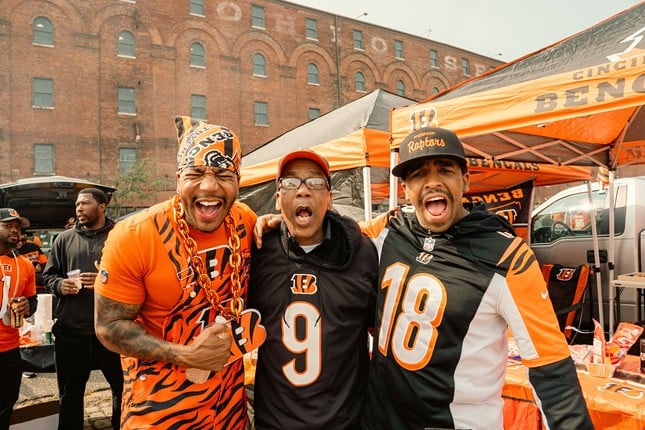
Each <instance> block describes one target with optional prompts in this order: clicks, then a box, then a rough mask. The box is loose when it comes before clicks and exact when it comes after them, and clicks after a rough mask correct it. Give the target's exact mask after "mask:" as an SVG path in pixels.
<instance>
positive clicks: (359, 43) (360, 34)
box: [352, 30, 364, 50]
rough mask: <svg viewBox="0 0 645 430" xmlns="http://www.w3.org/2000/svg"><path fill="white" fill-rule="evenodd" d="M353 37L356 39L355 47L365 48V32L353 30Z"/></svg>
mask: <svg viewBox="0 0 645 430" xmlns="http://www.w3.org/2000/svg"><path fill="white" fill-rule="evenodd" d="M352 37H353V39H354V49H360V50H363V49H364V48H363V32H362V31H360V30H353V31H352Z"/></svg>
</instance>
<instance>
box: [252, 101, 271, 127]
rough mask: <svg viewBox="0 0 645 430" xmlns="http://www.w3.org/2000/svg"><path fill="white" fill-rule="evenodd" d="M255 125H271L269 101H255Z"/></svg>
mask: <svg viewBox="0 0 645 430" xmlns="http://www.w3.org/2000/svg"><path fill="white" fill-rule="evenodd" d="M254 111H255V125H269V104H268V103H267V102H255V104H254Z"/></svg>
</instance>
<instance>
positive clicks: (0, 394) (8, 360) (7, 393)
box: [0, 323, 22, 430]
mask: <svg viewBox="0 0 645 430" xmlns="http://www.w3.org/2000/svg"><path fill="white" fill-rule="evenodd" d="M0 324H2V323H0ZM21 379H22V360H21V358H20V349H19V348H15V349H11V350H9V351H3V352H0V381H2V389H0V430H8V429H9V422H10V421H11V413H12V412H13V406H14V405H15V404H16V402H17V401H18V396H19V395H20V381H21Z"/></svg>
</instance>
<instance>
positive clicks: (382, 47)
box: [371, 37, 387, 54]
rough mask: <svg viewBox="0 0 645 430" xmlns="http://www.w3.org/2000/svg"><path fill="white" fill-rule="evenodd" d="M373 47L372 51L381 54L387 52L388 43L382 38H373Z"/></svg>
mask: <svg viewBox="0 0 645 430" xmlns="http://www.w3.org/2000/svg"><path fill="white" fill-rule="evenodd" d="M371 45H372V49H373V50H375V51H376V52H378V53H379V54H382V53H384V52H387V42H386V41H385V39H383V38H382V37H372V40H371Z"/></svg>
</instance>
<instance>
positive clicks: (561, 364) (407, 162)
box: [363, 128, 593, 430]
mask: <svg viewBox="0 0 645 430" xmlns="http://www.w3.org/2000/svg"><path fill="white" fill-rule="evenodd" d="M400 158H401V161H400V163H399V164H398V165H397V166H395V167H394V168H393V169H392V174H393V175H395V176H398V177H399V178H401V180H402V182H403V188H404V190H405V193H406V197H407V199H408V200H409V201H410V202H411V203H412V207H408V208H406V209H407V210H406V209H402V210H398V211H396V212H395V213H392V214H389V216H388V217H383V218H382V220H381V221H383V223H382V225H381V227H382V228H380V229H379V228H376V226H375V225H374V223H373V224H372V225H371V226H370V229H365V231H368V230H370V231H369V235H370V236H372V237H373V238H374V239H375V242H376V244H377V248H378V249H379V255H380V270H379V284H380V287H381V288H380V289H379V294H378V299H377V306H376V327H375V338H374V353H373V360H372V368H371V369H370V374H369V383H368V390H367V400H366V405H365V409H364V413H363V425H364V428H365V429H366V430H381V429H424V428H441V429H455V428H457V429H465V428H468V429H485V430H501V429H502V428H503V413H502V409H503V400H502V397H501V391H502V386H503V384H504V374H505V371H506V364H507V354H508V351H507V331H508V328H510V329H511V331H512V333H513V336H514V338H515V341H516V344H517V346H518V348H519V351H520V355H521V357H522V362H523V363H524V364H525V365H526V366H527V368H528V379H529V382H530V383H531V385H532V387H533V389H534V393H535V397H536V403H537V404H538V405H539V406H540V409H541V412H542V419H543V420H544V422H545V426H546V427H548V428H552V429H555V428H557V429H577V430H580V429H592V428H593V425H592V423H591V419H590V417H589V413H588V411H587V408H586V405H585V401H584V398H583V396H582V390H581V388H580V385H579V382H578V378H577V375H576V370H575V366H574V363H573V360H571V357H570V354H569V349H568V346H567V342H566V340H565V338H564V335H563V334H562V333H561V332H560V330H559V326H558V321H557V319H556V316H555V313H554V311H553V307H552V305H551V302H550V300H549V297H548V292H547V289H546V285H545V282H544V279H543V278H542V274H541V271H540V267H539V264H538V262H537V260H536V258H535V256H534V255H533V252H532V251H531V249H530V248H529V246H528V244H527V243H526V242H524V241H523V240H522V239H521V238H519V237H516V236H515V234H514V232H513V229H512V227H511V226H510V224H509V223H508V222H506V220H505V219H504V218H502V217H500V216H498V215H495V214H492V213H489V212H487V211H486V210H485V207H484V205H483V204H482V205H479V206H475V207H473V206H464V205H463V204H462V196H463V194H464V193H465V192H467V191H468V187H469V184H470V176H469V174H468V171H467V167H466V157H465V154H464V149H463V146H462V143H461V142H460V140H459V138H458V137H457V136H456V135H455V134H454V133H453V132H451V131H449V130H446V129H442V128H423V129H420V130H417V131H414V132H412V133H411V134H410V135H408V136H407V137H406V138H405V139H404V140H403V142H402V143H401V146H400Z"/></svg>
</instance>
